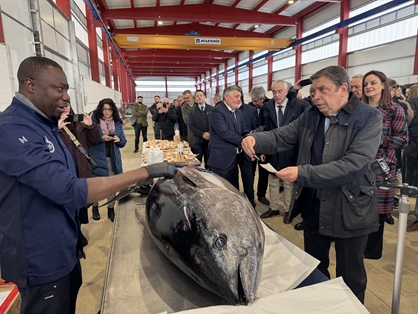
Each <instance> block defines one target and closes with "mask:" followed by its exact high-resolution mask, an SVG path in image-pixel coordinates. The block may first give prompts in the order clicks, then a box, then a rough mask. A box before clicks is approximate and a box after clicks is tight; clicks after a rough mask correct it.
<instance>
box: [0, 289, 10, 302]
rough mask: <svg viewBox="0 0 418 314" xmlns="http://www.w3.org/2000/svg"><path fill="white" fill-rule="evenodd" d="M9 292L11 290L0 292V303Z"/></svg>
mask: <svg viewBox="0 0 418 314" xmlns="http://www.w3.org/2000/svg"><path fill="white" fill-rule="evenodd" d="M10 292H12V290H10V291H5V292H0V305H2V304H3V302H4V301H5V300H6V298H7V297H8V296H9V294H10Z"/></svg>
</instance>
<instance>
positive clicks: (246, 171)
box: [238, 104, 258, 207]
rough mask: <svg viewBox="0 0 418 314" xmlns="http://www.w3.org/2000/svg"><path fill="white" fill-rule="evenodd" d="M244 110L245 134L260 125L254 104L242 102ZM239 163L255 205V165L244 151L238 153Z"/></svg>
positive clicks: (249, 197)
mask: <svg viewBox="0 0 418 314" xmlns="http://www.w3.org/2000/svg"><path fill="white" fill-rule="evenodd" d="M238 110H239V111H241V112H242V117H243V118H242V119H243V131H244V132H243V134H244V135H245V134H248V133H250V132H251V131H252V130H255V129H256V128H257V127H258V112H257V109H256V108H255V107H253V106H250V105H247V104H242V105H241V107H239V109H238ZM238 164H239V168H240V170H241V178H242V184H243V185H244V193H245V195H247V197H248V199H249V201H250V203H251V204H252V205H253V207H255V201H254V176H253V165H252V161H251V159H250V157H249V156H248V155H247V154H245V153H243V154H239V155H238Z"/></svg>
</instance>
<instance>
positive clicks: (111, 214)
mask: <svg viewBox="0 0 418 314" xmlns="http://www.w3.org/2000/svg"><path fill="white" fill-rule="evenodd" d="M107 217H108V218H109V219H110V221H111V222H113V221H114V220H115V209H114V208H111V207H109V208H108V209H107Z"/></svg>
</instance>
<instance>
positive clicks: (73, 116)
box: [64, 114, 84, 122]
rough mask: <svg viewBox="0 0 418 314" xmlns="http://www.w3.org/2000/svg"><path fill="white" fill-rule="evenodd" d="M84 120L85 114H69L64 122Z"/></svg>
mask: <svg viewBox="0 0 418 314" xmlns="http://www.w3.org/2000/svg"><path fill="white" fill-rule="evenodd" d="M83 120H84V114H69V115H68V116H67V118H66V119H65V120H64V122H81V121H83Z"/></svg>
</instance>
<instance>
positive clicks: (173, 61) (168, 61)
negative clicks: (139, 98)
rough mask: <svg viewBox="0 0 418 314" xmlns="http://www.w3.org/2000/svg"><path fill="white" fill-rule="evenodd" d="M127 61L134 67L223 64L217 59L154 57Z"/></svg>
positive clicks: (127, 59)
mask: <svg viewBox="0 0 418 314" xmlns="http://www.w3.org/2000/svg"><path fill="white" fill-rule="evenodd" d="M125 61H126V62H127V63H129V64H131V65H132V66H134V65H136V64H138V63H143V64H151V63H153V64H159V63H165V64H173V65H176V64H195V65H202V64H214V65H217V64H220V63H223V60H215V59H207V60H200V59H196V58H188V59H187V58H181V59H180V58H179V59H174V58H168V57H166V58H152V57H148V58H126V59H125Z"/></svg>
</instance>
